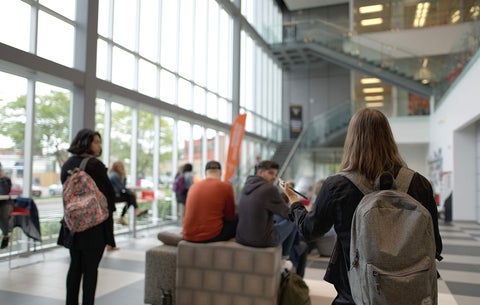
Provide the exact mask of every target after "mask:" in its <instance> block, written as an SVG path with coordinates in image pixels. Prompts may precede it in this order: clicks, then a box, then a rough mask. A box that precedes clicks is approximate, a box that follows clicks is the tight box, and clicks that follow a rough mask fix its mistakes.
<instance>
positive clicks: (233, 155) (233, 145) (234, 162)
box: [223, 114, 247, 181]
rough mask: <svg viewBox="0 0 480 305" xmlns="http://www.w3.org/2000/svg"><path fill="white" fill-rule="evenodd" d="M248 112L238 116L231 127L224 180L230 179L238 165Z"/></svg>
mask: <svg viewBox="0 0 480 305" xmlns="http://www.w3.org/2000/svg"><path fill="white" fill-rule="evenodd" d="M246 118H247V114H240V115H238V116H237V118H236V119H235V121H234V122H233V125H232V127H231V128H230V144H229V145H228V155H227V164H226V166H225V175H224V177H223V180H224V181H230V179H232V177H233V175H235V172H236V171H237V166H238V156H239V155H240V148H241V145H242V140H243V135H244V134H245V119H246Z"/></svg>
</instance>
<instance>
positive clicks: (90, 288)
mask: <svg viewBox="0 0 480 305" xmlns="http://www.w3.org/2000/svg"><path fill="white" fill-rule="evenodd" d="M68 152H70V153H71V154H73V156H71V157H70V158H69V159H68V160H67V161H66V162H65V164H64V165H63V166H62V172H61V181H62V183H65V181H66V180H67V177H68V171H69V170H73V169H74V168H76V167H79V166H80V163H81V162H82V160H83V159H84V158H85V157H91V159H90V160H89V161H88V163H87V165H86V167H85V172H87V173H88V174H89V175H90V176H91V177H92V178H93V180H95V183H96V184H97V187H98V188H99V190H100V191H101V192H102V193H103V194H104V195H105V197H106V198H107V202H108V209H109V217H108V218H107V220H105V221H104V222H102V223H101V224H99V225H97V226H94V227H92V228H90V229H87V230H85V231H82V232H77V233H75V234H74V235H73V241H72V244H71V245H68V247H69V249H70V267H69V269H68V274H67V300H66V304H67V305H78V296H79V292H80V282H81V281H82V278H83V286H82V289H83V302H82V304H83V305H93V304H94V303H95V290H96V288H97V277H98V265H99V264H100V260H101V259H102V256H103V252H104V250H105V246H106V245H109V246H111V247H115V239H114V235H113V218H112V215H113V212H114V210H115V202H114V199H115V192H114V190H113V187H112V184H111V183H110V180H109V178H108V175H107V168H106V167H105V165H104V164H103V163H102V161H100V160H98V159H97V157H98V156H100V154H101V152H102V139H101V136H100V134H99V133H98V132H96V131H93V130H91V129H82V130H80V131H79V132H78V133H77V135H76V136H75V139H73V141H72V144H71V145H70V148H69V149H68ZM63 230H64V228H62V229H61V232H60V234H59V240H58V243H59V244H61V245H66V244H67V243H65V240H64V239H65V238H66V236H65V235H64V234H63V232H64V231H63Z"/></svg>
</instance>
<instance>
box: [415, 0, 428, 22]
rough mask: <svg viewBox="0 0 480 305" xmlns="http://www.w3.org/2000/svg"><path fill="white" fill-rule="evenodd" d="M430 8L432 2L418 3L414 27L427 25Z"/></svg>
mask: <svg viewBox="0 0 480 305" xmlns="http://www.w3.org/2000/svg"><path fill="white" fill-rule="evenodd" d="M429 9H430V2H421V3H419V4H417V10H416V11H415V19H414V20H413V27H415V28H421V27H423V26H425V21H426V20H427V15H428V10H429Z"/></svg>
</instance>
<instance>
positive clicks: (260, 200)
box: [235, 176, 289, 247]
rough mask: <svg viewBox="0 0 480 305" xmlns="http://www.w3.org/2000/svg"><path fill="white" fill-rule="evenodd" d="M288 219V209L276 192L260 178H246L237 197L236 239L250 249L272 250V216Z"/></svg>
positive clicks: (273, 232)
mask: <svg viewBox="0 0 480 305" xmlns="http://www.w3.org/2000/svg"><path fill="white" fill-rule="evenodd" d="M274 214H277V215H279V216H281V217H283V218H288V214H289V208H288V205H287V203H286V202H285V201H284V200H283V198H282V197H281V196H280V193H279V191H278V189H277V188H276V187H275V186H274V185H273V184H272V183H269V182H268V181H267V180H265V179H263V178H262V177H260V176H249V177H248V178H247V180H246V181H245V185H244V187H243V189H242V192H241V194H240V200H239V203H238V225H237V233H236V236H235V238H236V240H237V242H238V243H240V244H243V245H246V246H252V247H272V246H274V242H275V230H274V228H273V215H274Z"/></svg>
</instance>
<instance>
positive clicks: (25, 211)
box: [8, 197, 45, 269]
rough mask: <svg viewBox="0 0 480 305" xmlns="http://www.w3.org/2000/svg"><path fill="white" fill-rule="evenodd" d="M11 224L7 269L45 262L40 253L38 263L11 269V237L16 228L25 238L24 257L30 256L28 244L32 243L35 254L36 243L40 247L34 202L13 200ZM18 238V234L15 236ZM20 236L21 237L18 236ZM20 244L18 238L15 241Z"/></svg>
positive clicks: (43, 255)
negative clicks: (25, 249)
mask: <svg viewBox="0 0 480 305" xmlns="http://www.w3.org/2000/svg"><path fill="white" fill-rule="evenodd" d="M10 219H11V223H10V228H11V229H10V232H11V240H10V243H9V254H8V267H9V268H10V269H15V268H19V267H22V266H26V265H31V264H34V263H39V262H43V261H45V254H44V253H43V251H41V254H42V258H41V259H40V260H38V261H34V262H30V263H27V264H23V265H18V266H15V267H12V256H13V255H12V252H13V251H12V248H13V240H14V238H13V236H14V231H15V228H16V227H20V228H21V229H22V231H23V232H24V233H25V235H26V236H27V251H26V255H27V256H29V255H30V242H31V241H33V247H34V248H33V251H34V252H36V242H39V243H40V247H42V240H41V235H40V223H39V220H38V210H37V208H36V205H35V202H34V201H33V200H32V199H30V198H20V197H18V198H17V199H15V206H14V208H13V211H12V213H11V218H10ZM16 235H17V236H19V234H16ZM20 236H21V235H20ZM17 241H18V242H19V243H20V242H21V241H20V238H18V239H17ZM18 252H19V253H18V255H19V256H20V251H18Z"/></svg>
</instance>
